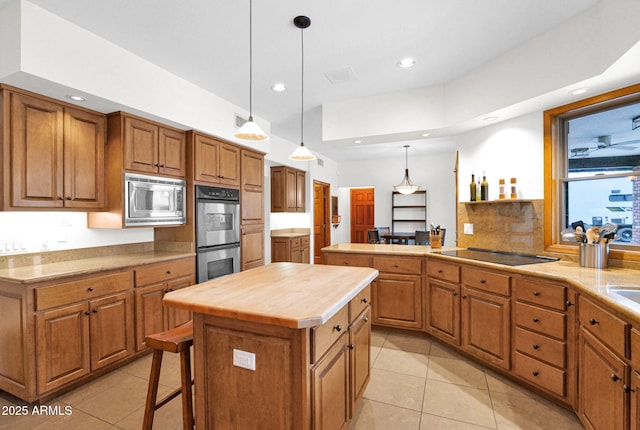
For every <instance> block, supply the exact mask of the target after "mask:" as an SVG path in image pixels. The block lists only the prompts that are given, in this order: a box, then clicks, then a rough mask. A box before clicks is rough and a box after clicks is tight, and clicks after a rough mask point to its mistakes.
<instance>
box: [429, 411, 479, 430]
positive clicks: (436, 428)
mask: <svg viewBox="0 0 640 430" xmlns="http://www.w3.org/2000/svg"><path fill="white" fill-rule="evenodd" d="M488 428H490V427H483V426H477V425H475V424H469V423H465V422H463V421H456V420H451V419H449V418H443V417H439V416H436V415H431V414H422V420H421V421H420V430H486V429H488Z"/></svg>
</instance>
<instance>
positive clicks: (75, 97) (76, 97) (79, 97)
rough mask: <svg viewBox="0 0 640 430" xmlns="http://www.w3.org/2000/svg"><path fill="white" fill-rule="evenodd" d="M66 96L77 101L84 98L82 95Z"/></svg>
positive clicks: (81, 100)
mask: <svg viewBox="0 0 640 430" xmlns="http://www.w3.org/2000/svg"><path fill="white" fill-rule="evenodd" d="M67 97H68V98H70V99H71V100H74V101H77V102H83V101H85V100H86V99H85V98H84V97H82V96H74V95H68V96H67Z"/></svg>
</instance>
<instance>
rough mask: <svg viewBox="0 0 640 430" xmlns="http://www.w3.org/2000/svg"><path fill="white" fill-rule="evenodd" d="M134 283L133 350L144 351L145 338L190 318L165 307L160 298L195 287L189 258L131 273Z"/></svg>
mask: <svg viewBox="0 0 640 430" xmlns="http://www.w3.org/2000/svg"><path fill="white" fill-rule="evenodd" d="M133 273H134V282H135V287H136V288H135V310H136V350H137V351H140V350H143V349H144V348H146V346H145V343H144V338H145V336H147V335H149V334H153V333H158V332H161V331H163V330H168V329H171V328H174V327H177V326H179V325H180V324H184V323H185V322H187V321H189V320H190V319H191V313H190V312H188V311H184V310H181V309H176V308H168V307H165V306H164V305H163V303H162V299H163V297H164V295H165V294H166V293H168V292H170V291H175V290H178V289H180V288H185V287H188V286H190V285H193V284H195V267H194V261H193V259H191V258H187V259H182V260H176V261H170V262H163V263H156V264H150V265H146V266H141V267H137V268H135V269H134V271H133Z"/></svg>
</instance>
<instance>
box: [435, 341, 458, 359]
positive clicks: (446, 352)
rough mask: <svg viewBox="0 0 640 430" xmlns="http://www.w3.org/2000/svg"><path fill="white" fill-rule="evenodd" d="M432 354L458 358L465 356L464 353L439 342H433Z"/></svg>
mask: <svg viewBox="0 0 640 430" xmlns="http://www.w3.org/2000/svg"><path fill="white" fill-rule="evenodd" d="M430 355H432V356H437V357H449V358H458V359H462V358H463V356H462V355H460V354H458V353H457V352H456V351H454V350H453V349H451V348H449V347H448V346H446V345H444V344H441V343H438V342H432V344H431V351H430Z"/></svg>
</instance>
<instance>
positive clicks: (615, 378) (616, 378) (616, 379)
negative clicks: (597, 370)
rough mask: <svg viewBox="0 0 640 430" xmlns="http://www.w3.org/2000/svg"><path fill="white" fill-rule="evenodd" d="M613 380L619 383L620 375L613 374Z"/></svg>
mask: <svg viewBox="0 0 640 430" xmlns="http://www.w3.org/2000/svg"><path fill="white" fill-rule="evenodd" d="M611 380H612V381H613V382H618V381H619V380H620V377H619V376H618V375H616V374H615V373H612V374H611Z"/></svg>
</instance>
